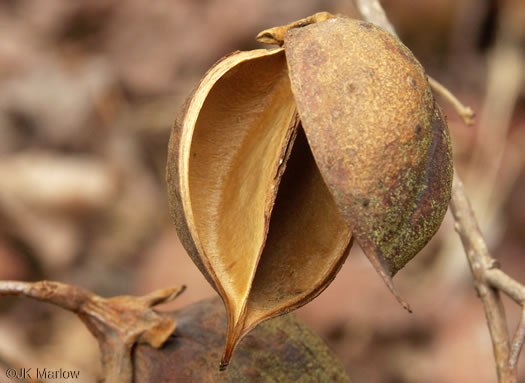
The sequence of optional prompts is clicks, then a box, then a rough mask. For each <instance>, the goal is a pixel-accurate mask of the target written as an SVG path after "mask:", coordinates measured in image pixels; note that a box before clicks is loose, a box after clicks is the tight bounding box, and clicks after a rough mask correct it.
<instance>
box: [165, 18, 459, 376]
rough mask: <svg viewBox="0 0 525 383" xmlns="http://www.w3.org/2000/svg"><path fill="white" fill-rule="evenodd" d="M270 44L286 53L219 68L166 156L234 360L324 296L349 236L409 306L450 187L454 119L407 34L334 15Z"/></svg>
mask: <svg viewBox="0 0 525 383" xmlns="http://www.w3.org/2000/svg"><path fill="white" fill-rule="evenodd" d="M299 27H300V28H299ZM259 40H261V41H264V42H269V43H278V44H283V46H282V47H280V48H274V49H268V50H266V49H260V50H253V51H249V52H235V53H233V54H231V55H229V56H227V57H225V58H223V59H222V60H220V61H219V62H217V63H216V64H215V65H214V66H213V67H212V68H211V69H210V70H209V71H208V72H207V73H206V75H205V76H204V77H203V79H202V80H201V82H200V83H199V85H198V86H197V87H196V89H195V90H194V92H193V93H192V95H191V96H190V97H189V98H188V100H187V102H186V104H185V106H184V107H183V110H182V112H181V114H180V115H179V118H178V119H177V121H176V123H175V126H174V128H173V130H172V134H171V139H170V144H169V153H168V169H167V181H168V187H169V197H170V210H171V213H172V216H173V218H174V221H175V225H176V227H177V231H178V233H179V236H180V238H181V241H182V243H183V245H184V247H185V248H186V250H187V251H188V253H189V254H190V256H191V257H192V259H193V261H194V262H195V264H196V265H197V266H198V267H199V269H200V270H201V272H202V273H203V274H204V275H205V277H206V278H207V279H208V281H209V282H210V283H211V285H212V286H213V287H214V288H215V290H216V291H217V292H218V293H219V295H220V296H221V297H222V300H223V301H224V304H225V306H226V311H227V316H228V328H227V340H226V349H225V353H224V357H223V361H222V365H223V366H225V365H227V363H228V362H229V360H230V358H231V356H232V353H233V350H234V348H235V346H236V344H237V343H238V342H239V340H240V339H241V338H242V337H243V336H244V335H245V334H246V333H247V332H248V331H249V330H250V329H252V328H253V327H254V326H256V325H257V324H258V323H260V322H261V321H263V320H265V319H268V318H271V317H274V316H277V315H280V314H283V313H286V312H288V311H290V310H293V309H295V308H297V307H299V306H302V305H304V304H306V303H308V302H309V301H310V300H311V299H313V298H314V297H315V296H317V295H318V294H319V293H320V292H321V291H322V290H323V289H325V288H326V287H327V286H328V284H329V283H330V282H331V281H332V280H333V278H334V277H335V274H336V273H337V271H338V270H339V268H340V267H341V265H342V263H343V262H344V260H345V258H346V256H347V254H348V251H349V249H350V246H351V242H352V238H353V237H355V239H356V240H357V242H358V243H359V244H360V246H361V247H362V248H363V250H364V251H365V253H366V255H367V256H368V257H369V259H370V260H371V261H372V263H373V265H374V267H375V268H376V269H377V270H378V272H379V273H380V274H381V276H382V277H383V279H384V280H385V282H386V283H387V285H388V286H389V288H390V289H391V290H392V292H394V294H396V296H397V297H398V299H399V300H400V301H402V300H401V299H400V298H399V295H398V294H397V292H396V291H395V288H394V286H393V284H392V281H391V277H392V276H393V275H394V274H395V273H396V272H397V271H398V270H399V269H401V268H402V267H403V266H404V265H405V264H406V263H407V262H408V261H409V260H410V259H411V258H412V257H413V256H414V255H415V254H416V253H417V252H419V250H421V248H422V247H423V246H424V245H425V244H426V243H427V242H428V240H429V239H430V238H431V237H432V236H433V234H434V233H435V232H436V230H437V228H438V227H439V225H440V223H441V221H442V218H443V216H444V214H445V212H446V208H447V204H448V201H449V198H450V188H451V182H452V166H451V149H450V140H449V136H448V131H447V127H446V123H445V120H444V118H443V117H442V115H441V112H440V110H439V107H438V106H437V105H436V103H435V101H434V99H433V96H432V93H431V91H430V88H429V86H428V82H427V80H426V77H425V73H424V71H423V68H422V67H421V65H420V64H419V63H418V62H417V60H416V59H415V58H414V57H413V55H412V53H411V52H410V51H409V50H408V49H407V48H406V47H405V46H404V45H403V44H402V43H401V42H400V41H399V40H397V39H396V38H395V37H393V36H391V35H390V34H388V33H387V32H385V31H383V30H381V29H380V28H377V27H375V26H373V25H371V24H369V23H366V22H362V21H358V20H353V19H348V18H344V17H337V18H333V17H332V16H331V15H329V14H326V13H322V14H316V15H314V16H312V17H309V18H307V19H304V20H299V21H298V22H295V23H293V24H291V25H289V26H285V27H278V28H274V29H270V30H267V31H263V32H262V33H261V34H260V35H259Z"/></svg>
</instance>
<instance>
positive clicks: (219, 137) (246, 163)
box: [189, 53, 295, 320]
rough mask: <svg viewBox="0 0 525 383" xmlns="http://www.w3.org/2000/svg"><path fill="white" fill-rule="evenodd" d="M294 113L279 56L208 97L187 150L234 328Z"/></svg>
mask: <svg viewBox="0 0 525 383" xmlns="http://www.w3.org/2000/svg"><path fill="white" fill-rule="evenodd" d="M294 113H295V102H294V99H293V97H292V94H291V90H290V83H289V79H288V73H287V69H286V62H285V58H284V53H278V54H274V55H271V56H265V57H259V58H255V59H251V60H249V61H245V62H242V63H240V64H238V65H236V66H235V67H234V68H233V69H232V70H230V71H229V72H227V73H226V74H225V75H224V76H222V78H221V79H220V80H218V81H217V83H216V84H215V85H214V86H213V88H212V89H211V91H210V92H209V94H208V96H207V98H206V101H205V102H204V105H203V107H202V109H201V113H200V115H199V117H198V120H197V122H196V126H195V130H194V135H193V141H192V145H191V149H190V162H189V191H190V199H191V206H192V210H193V216H194V222H195V226H196V229H197V233H198V236H199V240H200V241H201V243H202V246H203V249H204V252H205V256H206V257H207V260H208V261H209V264H210V266H211V268H212V269H213V270H214V272H215V274H216V276H217V279H218V280H219V282H220V284H221V285H222V287H223V289H224V292H225V293H226V297H225V298H226V299H228V303H229V305H230V308H231V309H232V314H233V320H237V318H238V317H239V314H240V311H241V309H242V307H243V304H244V302H245V300H246V297H247V295H248V291H249V288H250V284H251V281H252V278H253V275H254V273H255V267H256V264H257V258H258V256H259V253H260V251H261V246H262V244H263V241H264V238H265V235H266V229H265V221H266V219H267V216H268V215H269V211H270V209H271V202H272V195H273V193H274V192H275V182H276V177H275V176H276V174H277V169H278V167H279V163H280V159H281V158H280V157H281V153H282V150H283V148H284V147H285V146H286V143H287V142H286V141H287V138H286V137H287V133H289V131H290V129H291V127H290V126H291V121H292V120H293V117H294Z"/></svg>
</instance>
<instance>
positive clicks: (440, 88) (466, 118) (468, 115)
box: [428, 76, 476, 125]
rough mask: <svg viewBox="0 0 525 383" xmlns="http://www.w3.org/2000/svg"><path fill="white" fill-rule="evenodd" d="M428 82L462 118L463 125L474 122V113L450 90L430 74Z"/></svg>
mask: <svg viewBox="0 0 525 383" xmlns="http://www.w3.org/2000/svg"><path fill="white" fill-rule="evenodd" d="M428 83H429V84H430V86H431V87H432V89H433V90H434V92H437V93H439V94H440V95H441V96H442V97H443V98H444V99H445V100H447V101H448V102H449V103H450V104H451V105H452V107H453V108H454V110H455V111H456V113H457V114H458V115H459V116H460V117H461V118H462V119H463V122H464V123H465V125H473V124H474V117H475V116H476V114H475V113H474V111H473V110H472V108H471V107H470V106H466V105H463V104H462V103H461V101H459V100H458V99H457V97H456V96H454V94H453V93H452V92H451V91H450V90H448V89H447V88H446V87H445V86H444V85H442V84H441V83H440V82H439V81H437V80H435V79H433V78H432V77H430V76H428Z"/></svg>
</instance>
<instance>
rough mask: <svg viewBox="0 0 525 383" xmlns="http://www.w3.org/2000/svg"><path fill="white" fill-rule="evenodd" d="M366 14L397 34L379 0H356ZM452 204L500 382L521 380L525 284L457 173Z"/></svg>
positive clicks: (467, 117)
mask: <svg viewBox="0 0 525 383" xmlns="http://www.w3.org/2000/svg"><path fill="white" fill-rule="evenodd" d="M355 1H356V4H357V6H358V8H359V10H360V11H361V13H362V15H363V17H364V18H365V19H366V20H368V21H370V22H373V23H375V24H377V25H379V26H380V27H382V28H383V29H385V30H387V31H389V32H391V33H392V34H394V35H396V34H395V30H394V28H393V27H392V24H391V23H390V22H389V21H388V18H387V17H386V14H385V12H384V10H383V8H382V7H381V4H380V2H379V0H355ZM429 83H430V85H431V86H432V87H433V89H434V90H435V91H437V92H439V93H441V94H442V95H443V96H444V97H445V99H446V100H447V101H449V102H450V103H451V104H452V105H453V106H454V108H455V109H456V111H457V112H458V114H459V115H460V116H461V117H462V118H463V120H464V121H465V123H466V124H469V123H470V122H472V121H471V119H472V118H473V116H474V114H473V112H472V110H471V109H470V108H468V107H465V106H463V104H461V102H459V100H457V98H456V97H455V96H454V95H453V94H452V93H451V92H450V91H448V90H447V89H446V88H445V87H443V86H442V85H441V84H439V83H438V82H437V81H435V80H433V79H432V78H429ZM450 208H451V211H452V214H453V215H454V219H455V221H456V226H455V227H456V231H457V232H458V234H459V236H460V238H461V242H462V244H463V248H464V249H465V253H466V255H467V260H468V263H469V266H470V270H471V272H472V276H473V280H474V286H475V288H476V291H477V292H478V295H479V297H480V299H481V301H482V302H483V307H484V309H485V315H486V318H487V324H488V327H489V331H490V336H491V339H492V345H493V350H494V357H495V360H496V371H497V375H498V380H499V382H500V383H516V382H517V375H518V374H517V364H518V363H517V362H518V358H519V354H520V351H521V349H522V347H523V343H524V342H525V287H524V286H523V285H522V284H520V283H519V282H517V281H515V280H514V279H512V278H511V277H509V276H508V275H507V274H505V273H504V272H503V271H501V270H500V269H498V265H497V262H496V261H495V260H494V258H492V256H491V255H490V253H489V251H488V248H487V244H486V242H485V240H484V238H483V235H482V234H481V231H480V229H479V225H478V222H477V219H476V217H475V215H474V212H473V211H472V207H471V205H470V202H469V200H468V197H467V196H466V193H465V190H464V188H463V183H462V182H461V180H460V179H459V177H458V176H457V174H455V175H454V183H453V187H452V197H451V200H450ZM500 291H502V292H503V293H505V294H507V295H508V296H509V297H511V298H512V299H513V300H514V301H515V302H516V303H518V304H520V305H521V306H522V308H523V313H522V317H521V321H520V324H519V326H518V329H517V331H516V334H515V335H514V337H513V340H512V342H510V340H509V335H508V331H507V322H506V318H505V310H504V308H503V304H502V302H501V298H500V294H499V292H500Z"/></svg>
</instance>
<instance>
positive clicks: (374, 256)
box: [361, 246, 412, 314]
mask: <svg viewBox="0 0 525 383" xmlns="http://www.w3.org/2000/svg"><path fill="white" fill-rule="evenodd" d="M361 247H362V248H363V250H364V252H365V255H366V256H367V258H368V259H369V260H370V262H371V263H372V265H373V266H374V268H375V269H376V271H377V272H378V273H379V275H380V276H381V278H382V279H383V281H384V282H385V284H386V286H387V287H388V289H389V290H390V292H391V293H392V294H393V295H394V297H396V299H397V301H398V302H399V303H400V304H401V306H403V308H404V309H405V310H406V311H408V312H409V313H410V314H412V309H411V308H410V305H409V304H408V303H407V302H406V301H405V300H404V299H403V298H402V297H401V294H399V291H397V289H396V286H395V285H394V281H393V280H392V272H391V270H390V268H389V267H388V266H387V265H386V264H385V261H384V260H383V258H381V256H379V254H378V253H377V252H376V250H375V248H374V247H373V246H361Z"/></svg>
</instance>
